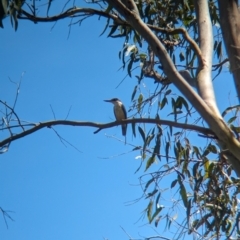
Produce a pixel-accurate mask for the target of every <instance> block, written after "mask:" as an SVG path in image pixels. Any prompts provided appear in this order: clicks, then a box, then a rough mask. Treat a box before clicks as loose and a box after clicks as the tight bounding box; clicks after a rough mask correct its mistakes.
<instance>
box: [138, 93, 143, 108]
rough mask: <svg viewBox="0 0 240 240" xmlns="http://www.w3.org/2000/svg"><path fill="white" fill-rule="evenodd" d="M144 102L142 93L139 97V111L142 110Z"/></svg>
mask: <svg viewBox="0 0 240 240" xmlns="http://www.w3.org/2000/svg"><path fill="white" fill-rule="evenodd" d="M142 102H143V95H142V94H140V95H139V97H138V105H137V108H138V112H140V110H141V106H142Z"/></svg>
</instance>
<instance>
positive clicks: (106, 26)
mask: <svg viewBox="0 0 240 240" xmlns="http://www.w3.org/2000/svg"><path fill="white" fill-rule="evenodd" d="M109 23H110V18H108V19H107V24H106V25H105V27H104V29H103V31H102V33H101V34H100V35H99V37H101V36H102V35H103V34H104V33H105V32H106V30H107V28H108V26H109ZM119 59H121V51H120V52H119Z"/></svg>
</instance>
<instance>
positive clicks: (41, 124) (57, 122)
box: [0, 118, 215, 148]
mask: <svg viewBox="0 0 240 240" xmlns="http://www.w3.org/2000/svg"><path fill="white" fill-rule="evenodd" d="M126 123H151V124H158V125H167V126H172V127H176V128H181V129H186V130H191V131H196V132H199V133H201V134H203V135H210V136H211V137H213V136H215V135H214V133H213V132H212V131H211V130H210V129H208V128H204V127H200V126H196V125H191V124H185V123H178V122H172V121H168V120H160V119H150V118H134V119H126V120H123V121H121V122H117V121H115V122H110V123H95V122H79V121H70V120H52V121H47V122H39V123H36V124H32V125H33V127H32V128H30V129H28V130H25V131H23V132H21V133H17V134H15V135H14V134H12V135H11V136H10V137H8V138H6V139H4V140H2V141H1V142H0V147H1V148H3V147H4V146H6V145H7V144H9V143H11V142H13V141H15V140H17V139H20V138H22V137H25V136H27V135H30V134H32V133H34V132H36V131H39V130H40V129H42V128H46V127H47V128H51V127H52V126H56V125H65V126H75V127H76V126H78V127H80V126H82V127H95V128H98V130H96V131H95V132H94V134H96V133H98V132H99V131H101V130H102V129H105V128H110V127H114V126H118V125H122V124H126ZM14 127H16V126H14Z"/></svg>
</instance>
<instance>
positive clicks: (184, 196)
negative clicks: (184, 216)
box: [180, 184, 188, 208]
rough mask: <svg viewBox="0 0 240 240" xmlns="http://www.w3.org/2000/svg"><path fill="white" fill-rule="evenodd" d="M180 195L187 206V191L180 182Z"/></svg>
mask: <svg viewBox="0 0 240 240" xmlns="http://www.w3.org/2000/svg"><path fill="white" fill-rule="evenodd" d="M180 195H181V197H182V201H183V204H184V206H185V208H187V206H188V199H187V191H186V188H185V187H184V185H183V184H180Z"/></svg>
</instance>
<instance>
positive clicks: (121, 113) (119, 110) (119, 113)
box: [104, 98, 127, 136]
mask: <svg viewBox="0 0 240 240" xmlns="http://www.w3.org/2000/svg"><path fill="white" fill-rule="evenodd" d="M104 101H105V102H110V103H112V104H113V105H114V107H113V112H114V115H115V118H116V121H121V120H123V119H127V112H126V109H125V107H124V105H123V103H122V102H121V100H119V99H118V98H112V99H110V100H104ZM126 133H127V124H123V125H122V135H123V136H126Z"/></svg>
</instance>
